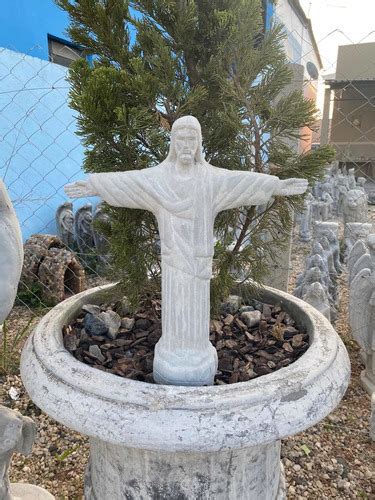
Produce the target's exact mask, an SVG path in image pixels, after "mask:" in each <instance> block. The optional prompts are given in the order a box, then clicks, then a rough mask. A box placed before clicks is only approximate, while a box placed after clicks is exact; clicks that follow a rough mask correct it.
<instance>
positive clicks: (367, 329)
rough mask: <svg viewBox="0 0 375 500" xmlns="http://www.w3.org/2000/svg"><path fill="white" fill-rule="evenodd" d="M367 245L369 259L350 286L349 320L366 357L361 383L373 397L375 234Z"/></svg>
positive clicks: (355, 337)
mask: <svg viewBox="0 0 375 500" xmlns="http://www.w3.org/2000/svg"><path fill="white" fill-rule="evenodd" d="M366 243H367V247H368V249H369V257H370V259H368V267H366V268H363V269H361V270H360V271H359V272H358V274H357V275H356V276H355V277H354V279H353V281H352V283H351V286H350V300H349V319H350V326H351V329H352V335H353V338H354V339H355V340H356V341H357V342H358V344H359V345H360V347H361V348H362V349H363V351H364V353H365V355H366V363H365V365H366V366H365V370H364V371H363V372H362V374H361V382H362V385H363V386H364V388H365V389H366V391H367V392H368V393H369V394H370V395H371V394H372V393H374V392H375V330H374V323H375V234H370V235H369V236H368V237H367V240H366ZM365 255H366V254H365ZM363 257H365V256H363Z"/></svg>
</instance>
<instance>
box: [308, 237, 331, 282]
mask: <svg viewBox="0 0 375 500" xmlns="http://www.w3.org/2000/svg"><path fill="white" fill-rule="evenodd" d="M315 255H319V256H320V257H321V259H322V261H323V262H324V272H325V273H327V274H328V273H329V269H328V262H327V261H326V259H325V255H324V248H323V247H322V245H321V244H320V243H319V241H317V240H315V241H314V242H313V245H312V249H311V254H310V255H309V256H308V257H307V258H306V265H305V268H306V269H310V268H311V267H314V266H313V265H312V263H313V260H314V259H313V257H314V256H315Z"/></svg>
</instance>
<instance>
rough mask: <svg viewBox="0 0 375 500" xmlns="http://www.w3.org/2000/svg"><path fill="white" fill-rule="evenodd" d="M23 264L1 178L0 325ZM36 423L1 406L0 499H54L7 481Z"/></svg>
mask: <svg viewBox="0 0 375 500" xmlns="http://www.w3.org/2000/svg"><path fill="white" fill-rule="evenodd" d="M22 264H23V243H22V234H21V229H20V226H19V223H18V219H17V216H16V213H15V211H14V209H13V206H12V203H11V201H10V198H9V196H8V193H7V191H6V188H5V186H4V183H3V182H2V181H1V180H0V325H1V324H2V323H3V321H4V320H5V319H6V317H7V316H8V314H9V313H10V310H11V309H12V307H13V303H14V299H15V297H16V293H17V285H18V282H19V279H20V276H21V271H22ZM35 429H36V427H35V425H34V423H33V421H32V420H31V419H30V418H28V417H23V416H22V415H21V414H20V413H18V412H16V411H14V410H10V409H9V408H6V407H5V406H0V500H22V499H25V500H27V499H39V500H48V499H49V500H53V497H52V495H50V494H49V493H48V492H46V491H45V490H43V489H42V488H39V487H38V486H33V485H30V484H21V483H16V484H10V482H9V477H8V470H9V464H10V461H11V458H12V454H13V453H14V452H16V451H17V452H19V453H23V454H26V455H27V454H29V453H30V452H31V447H32V444H33V442H34V438H35Z"/></svg>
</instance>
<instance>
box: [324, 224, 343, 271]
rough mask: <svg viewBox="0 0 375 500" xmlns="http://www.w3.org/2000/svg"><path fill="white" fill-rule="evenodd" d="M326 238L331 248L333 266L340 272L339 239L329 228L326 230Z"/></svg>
mask: <svg viewBox="0 0 375 500" xmlns="http://www.w3.org/2000/svg"><path fill="white" fill-rule="evenodd" d="M327 239H328V241H329V244H330V246H331V250H332V255H333V262H334V264H335V268H336V271H337V273H338V274H341V273H342V265H341V262H340V243H339V240H338V238H337V236H336V234H335V233H334V232H333V231H332V230H330V231H328V232H327Z"/></svg>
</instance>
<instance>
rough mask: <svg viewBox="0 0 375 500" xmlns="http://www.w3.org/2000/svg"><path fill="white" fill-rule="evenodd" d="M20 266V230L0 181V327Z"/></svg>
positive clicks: (21, 260) (8, 308)
mask: <svg viewBox="0 0 375 500" xmlns="http://www.w3.org/2000/svg"><path fill="white" fill-rule="evenodd" d="M22 264H23V243H22V234H21V229H20V226H19V223H18V219H17V216H16V213H15V211H14V208H13V206H12V202H11V201H10V198H9V196H8V193H7V191H6V188H5V186H4V183H3V181H2V180H0V325H1V324H2V323H3V321H4V320H5V319H6V317H7V316H8V314H9V313H10V311H11V309H12V307H13V303H14V299H15V298H16V293H17V286H18V282H19V280H20V277H21V272H22Z"/></svg>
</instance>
